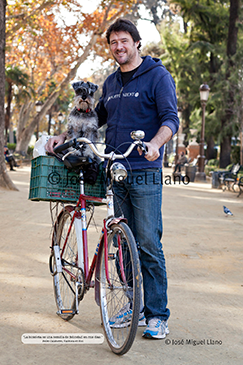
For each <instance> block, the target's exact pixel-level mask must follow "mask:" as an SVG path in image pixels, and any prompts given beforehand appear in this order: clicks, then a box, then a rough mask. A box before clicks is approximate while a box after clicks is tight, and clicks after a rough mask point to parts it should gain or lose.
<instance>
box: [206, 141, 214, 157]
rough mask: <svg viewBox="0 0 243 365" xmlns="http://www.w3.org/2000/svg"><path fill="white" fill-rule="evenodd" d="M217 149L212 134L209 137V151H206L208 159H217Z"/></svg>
mask: <svg viewBox="0 0 243 365" xmlns="http://www.w3.org/2000/svg"><path fill="white" fill-rule="evenodd" d="M215 158H216V157H215V149H214V139H213V136H210V137H209V138H208V139H207V151H206V159H207V160H212V159H215Z"/></svg>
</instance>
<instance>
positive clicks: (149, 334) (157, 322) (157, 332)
mask: <svg viewBox="0 0 243 365" xmlns="http://www.w3.org/2000/svg"><path fill="white" fill-rule="evenodd" d="M168 334H169V328H168V321H162V320H161V319H158V318H152V319H150V320H149V322H148V326H147V328H146V330H145V331H144V333H143V337H145V338H156V339H162V338H165V337H166V335H168Z"/></svg>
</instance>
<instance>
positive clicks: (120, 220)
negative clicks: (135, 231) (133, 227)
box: [107, 217, 127, 227]
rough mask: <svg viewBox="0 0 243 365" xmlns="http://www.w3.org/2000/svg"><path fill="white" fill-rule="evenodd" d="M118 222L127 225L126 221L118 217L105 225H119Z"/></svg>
mask: <svg viewBox="0 0 243 365" xmlns="http://www.w3.org/2000/svg"><path fill="white" fill-rule="evenodd" d="M120 222H124V223H127V219H126V218H124V217H119V218H113V219H112V220H110V221H109V222H108V224H107V226H108V227H111V226H112V224H119V223H120Z"/></svg>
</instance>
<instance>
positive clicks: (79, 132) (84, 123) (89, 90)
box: [67, 81, 98, 159]
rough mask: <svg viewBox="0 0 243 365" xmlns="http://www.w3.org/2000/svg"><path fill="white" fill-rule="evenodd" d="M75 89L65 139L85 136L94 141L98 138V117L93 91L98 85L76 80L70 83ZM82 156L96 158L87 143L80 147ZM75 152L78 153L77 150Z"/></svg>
mask: <svg viewBox="0 0 243 365" xmlns="http://www.w3.org/2000/svg"><path fill="white" fill-rule="evenodd" d="M72 87H73V89H74V91H75V94H76V95H75V98H74V105H75V106H74V108H73V109H72V110H71V112H70V114H69V117H68V125H67V140H70V139H73V138H79V137H85V138H88V139H90V140H91V142H96V141H97V139H98V117H97V114H96V112H95V111H94V109H93V107H94V97H93V95H94V93H95V91H96V90H97V89H98V85H95V84H93V83H92V82H89V81H88V82H87V83H85V82H84V81H78V82H75V83H73V84H72ZM80 152H81V154H82V156H86V157H90V158H92V159H96V158H95V157H96V156H94V153H93V151H92V150H91V149H90V147H89V146H88V145H84V146H83V147H82V148H81V151H80ZM77 154H79V155H80V153H79V151H77Z"/></svg>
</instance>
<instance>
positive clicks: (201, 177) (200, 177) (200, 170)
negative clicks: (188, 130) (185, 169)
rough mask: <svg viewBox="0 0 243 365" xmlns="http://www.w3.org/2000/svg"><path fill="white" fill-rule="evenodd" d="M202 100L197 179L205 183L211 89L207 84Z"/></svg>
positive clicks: (201, 88)
mask: <svg viewBox="0 0 243 365" xmlns="http://www.w3.org/2000/svg"><path fill="white" fill-rule="evenodd" d="M199 91H200V100H201V106H202V126H201V138H200V144H199V146H200V150H199V153H200V154H199V158H198V172H197V173H196V179H197V180H201V181H204V180H206V174H205V172H204V161H205V156H204V135H205V109H206V104H207V101H208V95H209V91H210V88H209V86H208V85H207V84H206V83H203V84H202V85H201V86H200V88H199Z"/></svg>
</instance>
